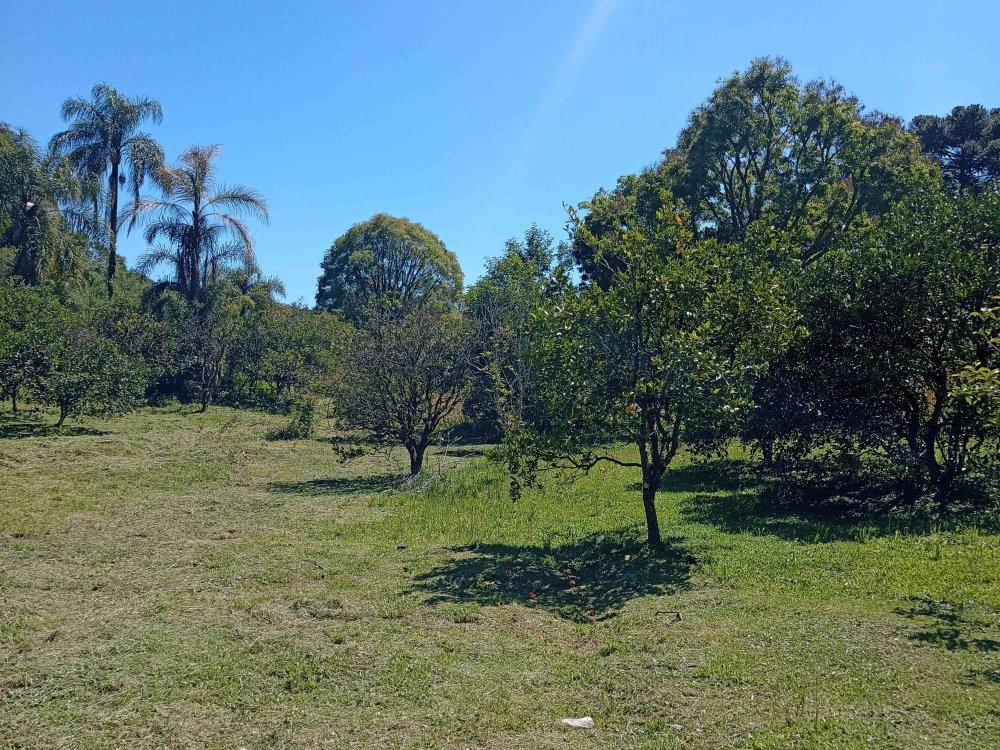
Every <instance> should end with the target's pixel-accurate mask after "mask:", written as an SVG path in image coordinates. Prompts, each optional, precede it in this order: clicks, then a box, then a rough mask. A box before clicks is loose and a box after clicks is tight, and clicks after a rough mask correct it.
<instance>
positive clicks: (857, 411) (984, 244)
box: [790, 190, 1000, 513]
mask: <svg viewBox="0 0 1000 750" xmlns="http://www.w3.org/2000/svg"><path fill="white" fill-rule="evenodd" d="M803 285H804V289H803V294H802V304H801V309H802V314H803V324H804V325H805V326H806V328H807V329H808V330H809V336H808V337H807V338H805V339H804V340H803V341H802V342H801V345H800V346H799V347H796V348H793V350H792V352H791V353H790V354H791V360H790V361H792V362H795V363H797V368H796V369H797V372H798V373H799V375H800V381H801V382H802V383H803V384H805V386H806V387H807V393H808V394H809V395H810V398H811V400H812V401H813V402H815V403H824V402H825V403H827V404H830V405H831V406H832V408H829V407H828V408H825V409H821V410H817V411H815V412H813V413H811V414H809V416H810V419H809V420H808V422H807V423H806V424H805V425H804V427H805V428H807V429H810V430H811V431H812V432H813V433H814V440H818V441H825V440H828V439H829V437H830V436H831V435H832V434H836V433H840V434H845V435H847V436H848V437H850V438H852V439H853V440H854V441H855V445H856V450H858V451H860V452H863V453H865V452H867V453H871V452H873V450H874V451H877V452H878V453H880V454H881V455H883V456H886V457H888V458H889V459H890V460H891V461H892V462H893V463H894V464H895V466H896V467H897V468H899V469H902V470H903V471H904V472H905V473H907V474H910V475H911V476H914V475H915V476H914V478H915V479H916V480H917V482H918V483H919V484H921V485H924V486H928V485H929V487H930V489H931V490H932V492H933V495H934V497H935V498H936V500H937V503H938V507H939V510H940V512H941V513H944V512H946V511H947V509H948V507H949V504H950V503H951V501H952V500H953V497H952V491H953V488H954V484H955V482H956V480H959V479H962V478H964V477H966V476H967V474H968V471H969V469H970V467H973V466H975V465H976V464H977V463H982V461H984V460H985V459H986V457H987V456H988V455H989V454H992V459H993V460H994V461H995V460H996V441H997V439H998V438H1000V431H998V420H997V414H998V411H997V410H998V407H1000V394H998V393H997V392H996V391H994V390H992V388H991V381H992V379H993V373H996V372H998V371H1000V356H998V355H1000V352H998V350H997V348H996V346H995V345H993V344H991V341H992V339H993V335H994V331H995V329H994V328H992V324H990V325H989V326H987V325H985V323H988V322H989V321H990V317H989V316H990V315H992V310H993V306H994V301H993V298H994V296H995V295H996V292H997V289H1000V196H998V195H996V194H995V193H993V192H984V193H981V194H980V195H979V196H972V195H963V196H957V197H956V196H949V195H947V194H944V193H943V192H942V191H940V190H936V191H922V192H919V193H916V194H914V195H912V196H911V197H910V198H908V199H907V200H906V201H905V202H904V203H902V204H900V205H899V206H898V207H897V208H896V209H895V210H894V211H893V212H892V213H891V214H890V215H889V216H888V217H886V220H885V222H884V224H883V226H881V227H880V228H879V230H878V231H877V232H873V233H872V234H871V235H869V236H868V237H867V238H866V240H865V242H864V243H863V244H862V245H861V246H859V247H857V248H854V249H853V250H852V251H850V252H838V253H835V254H831V255H830V257H829V258H828V259H824V261H823V262H822V263H820V264H817V266H816V267H815V268H814V269H810V272H809V273H808V274H807V275H806V276H805V278H804V279H803Z"/></svg>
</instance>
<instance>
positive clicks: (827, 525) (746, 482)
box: [660, 461, 928, 543]
mask: <svg viewBox="0 0 1000 750" xmlns="http://www.w3.org/2000/svg"><path fill="white" fill-rule="evenodd" d="M755 469H756V467H755V466H754V465H753V464H752V463H751V462H749V461H710V462H705V463H698V464H691V465H689V466H684V467H680V468H678V469H676V470H674V471H671V472H668V473H667V474H665V475H664V477H663V480H662V481H661V483H660V489H661V491H664V492H676V493H686V494H687V495H688V496H687V497H684V498H682V499H681V503H680V510H681V515H682V517H683V518H684V520H685V521H687V522H690V523H701V524H707V525H711V526H714V527H716V528H717V529H719V530H721V531H724V532H726V533H730V534H744V533H750V534H755V535H761V536H775V537H778V538H781V539H787V540H791V541H798V542H809V543H826V542H840V541H853V542H857V541H864V540H866V539H872V538H877V537H881V536H887V535H892V534H895V533H896V532H904V533H919V532H924V531H927V530H928V527H927V522H926V520H920V519H918V518H916V517H914V516H912V515H898V516H893V515H891V514H889V513H887V512H885V511H884V510H880V509H877V508H876V507H875V506H874V504H868V505H861V504H858V503H857V502H855V501H853V500H851V499H848V498H845V497H843V496H839V495H837V494H836V493H835V492H832V491H829V490H828V489H826V488H823V487H817V486H816V485H815V484H812V483H807V482H801V483H798V484H796V483H795V482H793V481H792V480H788V479H782V480H780V482H781V483H780V484H779V481H778V480H777V479H775V478H773V477H769V476H767V475H765V474H761V473H760V472H759V471H758V470H755ZM866 490H867V492H869V493H870V494H871V495H872V496H877V493H878V492H879V491H880V490H879V488H878V487H875V486H872V487H870V488H866ZM789 498H795V500H794V502H793V501H790V500H789Z"/></svg>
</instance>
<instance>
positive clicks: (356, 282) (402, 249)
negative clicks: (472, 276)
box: [316, 214, 462, 322]
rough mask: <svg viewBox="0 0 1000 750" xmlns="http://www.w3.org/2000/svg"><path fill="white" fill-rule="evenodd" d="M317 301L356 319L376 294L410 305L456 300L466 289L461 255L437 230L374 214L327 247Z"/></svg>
mask: <svg viewBox="0 0 1000 750" xmlns="http://www.w3.org/2000/svg"><path fill="white" fill-rule="evenodd" d="M322 268H323V273H322V275H321V276H320V278H319V289H318V291H317V293H316V305H317V307H319V308H322V309H324V310H341V311H342V312H343V313H344V316H345V317H346V318H347V319H348V320H351V321H354V322H356V321H358V320H359V319H360V317H361V315H362V314H363V312H364V311H365V309H366V308H367V307H368V305H369V303H370V302H371V301H372V300H376V299H377V300H381V301H383V302H385V303H388V304H389V305H391V306H396V307H403V308H409V307H412V306H415V305H418V304H420V303H422V302H423V301H426V300H429V299H435V300H440V301H444V302H454V301H455V300H457V297H458V295H459V294H460V293H461V291H462V269H461V267H460V266H459V264H458V258H456V257H455V254H454V253H452V252H450V251H449V250H448V249H447V248H446V247H445V246H444V243H443V242H441V240H440V238H438V236H437V235H435V234H434V233H433V232H430V231H428V230H427V229H425V228H424V227H423V226H422V225H420V224H417V223H416V222H413V221H410V220H409V219H403V218H397V217H395V216H389V215H388V214H376V215H375V216H373V217H372V218H371V219H369V220H368V221H364V222H361V223H360V224H355V225H354V226H352V227H351V228H350V229H349V230H347V232H345V233H344V234H343V235H341V236H340V237H338V238H337V240H336V241H335V242H334V243H333V245H331V246H330V248H329V249H328V250H327V251H326V255H325V256H324V258H323V265H322Z"/></svg>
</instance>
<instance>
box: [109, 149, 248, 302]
mask: <svg viewBox="0 0 1000 750" xmlns="http://www.w3.org/2000/svg"><path fill="white" fill-rule="evenodd" d="M219 154H220V149H219V147H218V146H214V145H213V146H204V147H199V146H192V147H191V148H189V149H188V150H187V151H185V152H184V153H183V154H181V157H180V159H179V160H178V162H177V164H176V165H175V166H173V167H164V168H162V169H161V170H159V172H158V181H159V183H160V185H161V187H162V190H163V197H162V198H138V197H137V198H136V200H135V201H134V202H133V203H131V204H130V205H129V206H128V207H127V209H126V211H125V215H126V216H127V217H128V221H129V229H130V230H131V228H132V227H133V226H134V225H135V223H136V222H137V221H145V222H146V228H145V232H144V238H145V240H146V242H147V243H148V244H150V245H152V244H153V243H155V242H156V241H157V240H164V241H165V242H166V245H162V246H157V247H154V248H153V249H152V250H151V251H150V252H148V253H146V254H145V255H143V256H142V258H141V259H140V262H139V267H140V268H141V269H142V270H144V271H147V272H148V271H151V270H152V269H154V268H155V267H156V266H158V265H159V264H161V263H167V264H168V265H169V266H170V267H171V270H172V272H173V279H172V280H171V281H169V282H166V283H164V284H161V285H159V286H158V287H157V289H156V291H160V290H162V289H165V288H170V289H174V290H175V291H177V292H178V293H179V294H180V295H181V296H182V297H184V298H185V299H187V300H189V301H193V300H202V299H204V296H205V292H206V289H207V288H208V287H209V285H211V284H212V283H213V282H214V281H215V280H217V279H218V278H219V273H220V271H222V270H223V269H225V268H228V267H230V265H232V264H233V263H234V262H236V264H237V265H238V266H239V267H241V268H242V269H243V270H244V271H245V272H247V273H249V272H251V271H253V270H254V269H255V261H254V243H253V235H252V234H251V233H250V229H249V227H248V226H247V224H246V223H245V221H244V219H245V218H247V217H252V218H255V219H257V220H259V221H261V222H264V223H267V221H268V214H267V203H266V202H265V201H264V198H263V197H262V196H261V195H260V194H259V193H257V192H256V191H254V190H251V189H250V188H248V187H244V186H243V185H226V184H220V183H218V181H217V176H216V169H217V165H216V160H217V159H218V158H219Z"/></svg>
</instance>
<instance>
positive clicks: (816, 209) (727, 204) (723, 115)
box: [573, 58, 933, 283]
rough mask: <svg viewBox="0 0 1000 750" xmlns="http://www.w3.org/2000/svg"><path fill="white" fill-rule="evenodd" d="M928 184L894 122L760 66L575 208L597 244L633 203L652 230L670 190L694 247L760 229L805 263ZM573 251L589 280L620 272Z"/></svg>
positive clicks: (782, 64) (582, 246)
mask: <svg viewBox="0 0 1000 750" xmlns="http://www.w3.org/2000/svg"><path fill="white" fill-rule="evenodd" d="M932 178H933V169H932V168H931V167H930V165H929V164H927V163H926V160H924V159H923V158H922V157H921V154H920V151H919V148H918V144H917V143H916V141H915V139H914V138H913V137H912V136H911V135H909V134H906V133H904V132H903V131H902V129H901V127H900V124H899V123H898V122H897V121H895V120H894V119H892V118H889V117H886V116H883V115H879V114H877V113H873V114H868V113H865V112H864V108H863V106H862V105H861V103H860V102H859V101H858V100H857V99H855V98H854V97H851V96H848V95H847V94H846V93H845V92H844V90H843V88H842V87H841V86H839V85H837V84H834V83H829V82H825V81H815V82H811V83H807V84H804V85H803V84H800V83H799V81H798V80H797V79H796V78H795V77H794V75H793V74H792V70H791V68H790V66H789V65H788V63H787V62H786V61H784V60H782V59H781V58H774V59H771V58H760V59H757V60H754V61H753V62H752V63H751V64H750V66H749V67H748V68H747V69H746V70H745V71H743V72H737V73H734V74H733V75H731V76H730V77H729V78H726V79H724V80H723V81H721V82H720V84H719V85H718V87H717V88H716V89H715V91H713V92H712V95H711V96H710V97H709V99H708V100H707V101H706V102H705V103H704V104H703V105H701V106H699V107H698V108H697V109H695V110H694V112H692V113H691V116H690V118H689V120H688V123H687V125H686V127H685V128H684V129H683V130H682V131H681V133H680V135H679V137H678V141H677V146H676V148H673V149H669V150H667V151H665V152H664V160H663V161H662V162H661V163H660V164H658V165H656V166H655V167H653V168H651V169H648V170H646V171H645V172H643V173H642V174H640V175H629V176H626V177H623V178H622V179H621V180H619V183H618V186H617V187H616V189H615V190H614V191H610V192H607V191H601V192H599V193H598V194H597V195H596V196H595V197H594V199H593V200H592V201H590V202H588V203H585V204H582V208H584V209H585V210H587V211H588V212H589V213H588V215H587V217H586V218H585V219H584V221H583V226H584V227H585V228H586V229H587V230H588V232H589V233H590V234H593V235H595V236H597V237H600V236H602V235H603V234H604V233H608V232H613V231H615V230H616V229H617V228H619V227H620V225H621V221H622V211H626V210H628V209H629V207H630V206H631V205H632V204H633V203H634V205H635V206H636V207H637V208H638V212H639V218H641V219H642V220H644V221H645V223H646V224H647V226H649V225H651V224H652V223H653V221H654V220H655V215H656V212H657V211H658V210H660V209H661V208H662V207H663V206H662V203H661V202H660V200H659V197H660V195H661V194H662V190H664V189H667V190H669V191H670V192H671V194H672V195H673V196H674V199H676V200H679V201H681V202H682V203H683V204H684V205H685V206H687V208H688V209H689V214H688V216H689V221H690V222H691V226H690V228H691V230H692V231H693V232H694V233H695V235H696V236H699V237H715V238H716V239H718V240H719V241H720V242H723V243H727V242H741V241H743V239H744V238H745V237H746V236H747V232H748V231H750V229H751V227H754V226H756V225H763V226H765V227H768V228H769V229H770V230H771V231H773V232H775V233H777V234H779V235H783V236H785V237H787V238H788V240H789V242H794V243H795V244H796V245H797V246H798V247H799V255H800V259H801V260H802V261H803V262H804V263H810V262H813V261H815V260H816V259H817V258H819V257H820V256H822V254H823V253H825V252H826V251H827V250H829V249H830V248H832V247H836V246H840V245H844V244H850V242H851V241H852V238H853V236H854V232H855V230H856V229H857V228H858V227H859V226H860V225H862V224H865V223H866V222H868V221H869V220H870V218H871V217H875V216H879V215H881V214H882V213H884V212H885V211H887V210H888V208H889V206H890V205H891V204H892V203H893V202H894V201H897V200H900V199H901V198H902V197H903V196H904V195H905V194H906V193H907V192H908V191H909V190H910V189H911V188H912V187H913V186H914V185H917V184H921V183H923V182H927V181H929V180H932ZM573 248H574V255H575V257H576V259H577V262H578V263H579V264H580V267H581V270H582V271H583V273H584V274H585V277H587V278H589V277H590V276H591V275H593V274H601V273H602V271H601V266H602V265H604V266H605V267H606V268H607V269H608V271H604V272H603V273H604V274H605V276H606V275H607V273H608V272H609V271H613V270H614V269H615V267H616V263H615V261H614V259H613V258H607V257H605V258H603V260H602V263H601V264H596V265H595V264H593V262H592V260H591V259H592V257H593V255H594V252H595V250H596V248H595V247H594V245H593V243H591V242H588V241H587V238H586V235H581V234H578V235H577V236H576V237H575V239H574V245H573ZM595 280H597V281H598V283H605V282H606V278H605V279H603V280H602V279H600V278H596V279H595Z"/></svg>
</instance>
